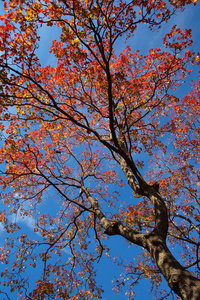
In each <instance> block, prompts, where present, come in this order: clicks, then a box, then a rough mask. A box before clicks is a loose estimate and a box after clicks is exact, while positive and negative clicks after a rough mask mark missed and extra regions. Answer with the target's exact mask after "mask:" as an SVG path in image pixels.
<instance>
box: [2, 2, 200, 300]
mask: <svg viewBox="0 0 200 300" xmlns="http://www.w3.org/2000/svg"><path fill="white" fill-rule="evenodd" d="M199 13H200V4H199V3H198V4H197V5H196V6H195V7H192V6H189V7H187V8H186V10H185V12H183V13H181V14H177V15H174V16H173V17H172V19H171V20H170V22H169V23H167V24H164V25H163V26H162V28H161V29H160V31H158V32H157V31H155V32H150V31H149V29H148V28H147V27H146V28H145V25H144V26H141V29H140V28H139V30H138V31H137V32H136V33H135V36H134V38H131V39H130V40H129V41H128V42H127V44H130V46H131V49H132V50H133V51H134V50H140V51H141V53H142V54H145V53H147V51H148V50H149V49H150V48H155V47H161V46H162V37H163V35H164V33H166V32H167V31H169V30H170V28H171V25H173V24H177V26H178V27H179V26H180V27H181V28H192V30H193V40H194V44H193V48H194V50H195V51H198V50H200V44H199V42H200V18H199ZM58 33H59V30H58V29H55V28H53V27H51V28H50V27H49V28H43V29H41V44H40V46H41V47H40V49H39V50H38V51H39V52H38V56H39V57H40V59H41V63H42V64H43V65H48V64H55V63H56V59H54V58H53V57H52V56H51V55H49V54H48V52H49V47H50V46H51V40H53V39H56V37H57V36H58ZM124 46H126V45H125V44H124V43H120V44H116V52H117V53H120V52H121V51H122V50H123V47H124ZM193 76H194V75H191V76H190V79H192V78H193ZM195 76H196V72H195ZM186 89H189V84H187V85H186V86H184V88H183V89H181V88H179V90H178V91H177V93H179V94H177V96H178V95H181V96H183V95H184V94H185V93H186V92H187V90H186ZM144 172H145V169H144ZM126 195H128V192H127V194H126ZM43 205H44V207H43V208H44V209H45V205H46V204H45V203H44V204H43ZM55 206H56V203H55ZM52 209H53V210H54V209H55V208H54V207H53V206H52ZM19 223H20V225H21V226H22V227H23V229H24V230H26V231H27V232H28V234H30V235H33V236H34V235H35V233H33V227H34V219H32V218H30V217H27V218H25V219H23V220H19ZM0 229H1V237H2V239H4V238H5V237H6V233H5V232H4V231H3V228H2V226H1V224H0ZM108 244H109V247H110V255H113V256H116V255H121V257H122V258H123V259H128V260H130V261H132V260H133V258H134V257H135V255H136V253H138V252H139V251H140V249H139V247H135V246H134V245H133V246H130V245H128V243H127V242H126V241H125V240H123V239H122V238H121V237H110V238H109V239H108ZM174 254H175V255H176V253H174ZM68 255H69V254H68V253H67V252H66V257H67V256H68ZM97 270H99V272H98V274H97V278H98V281H99V284H101V285H102V286H103V288H104V290H105V294H104V295H103V300H110V299H111V300H112V299H113V300H114V299H117V300H118V299H119V300H125V299H126V297H125V295H124V292H125V290H123V292H122V294H120V295H117V294H115V293H114V292H113V291H112V287H113V286H112V279H113V276H115V275H116V276H118V275H119V274H120V273H121V272H122V271H120V270H119V268H117V267H115V266H113V265H112V263H110V260H109V258H106V257H103V258H102V260H101V261H100V262H99V264H98V265H97ZM0 271H1V269H0ZM33 277H34V274H33ZM33 277H32V278H33ZM164 286H166V285H165V284H164ZM135 290H136V297H135V298H134V299H136V300H142V299H146V300H152V299H153V298H152V295H151V294H148V292H150V286H149V285H148V281H146V280H143V281H142V282H141V283H140V284H139V285H138V286H137V287H136V289H135Z"/></svg>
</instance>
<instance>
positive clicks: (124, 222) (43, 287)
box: [0, 0, 200, 300]
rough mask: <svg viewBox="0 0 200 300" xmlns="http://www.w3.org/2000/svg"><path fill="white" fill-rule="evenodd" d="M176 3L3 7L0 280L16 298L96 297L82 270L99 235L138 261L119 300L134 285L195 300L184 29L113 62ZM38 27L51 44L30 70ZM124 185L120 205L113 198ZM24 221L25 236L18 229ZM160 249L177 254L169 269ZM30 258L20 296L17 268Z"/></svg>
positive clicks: (195, 154)
mask: <svg viewBox="0 0 200 300" xmlns="http://www.w3.org/2000/svg"><path fill="white" fill-rule="evenodd" d="M188 4H190V5H192V4H195V1H190V0H188V1H184V0H183V1H170V2H164V1H141V0H136V1H130V2H128V3H126V2H125V1H119V2H118V1H113V0H102V1H80V0H73V1H66V0H57V1H55V0H54V1H49V0H43V1H40V0H38V1H27V0H14V1H13V0H12V1H10V2H8V1H4V9H5V14H3V15H2V16H1V33H0V35H1V40H0V50H1V58H0V67H1V69H0V78H1V88H0V89H1V90H0V92H1V98H0V99H1V120H2V123H1V129H2V139H3V140H4V143H3V145H2V148H1V152H0V153H1V163H2V171H1V186H2V194H1V199H2V201H3V203H4V204H5V210H2V211H1V222H2V223H3V224H4V228H5V229H6V230H7V232H8V233H10V234H9V238H8V239H7V240H6V241H5V244H4V245H2V246H1V262H2V263H5V264H11V265H12V266H11V267H10V268H9V269H8V268H5V270H4V271H2V273H1V276H2V278H3V279H2V285H3V286H8V287H9V289H10V290H11V291H12V292H14V291H16V290H17V291H18V292H19V295H20V297H21V299H99V298H100V297H101V292H102V291H101V288H100V287H99V286H98V284H97V283H96V281H95V271H94V266H95V264H96V261H97V260H100V259H101V257H102V254H103V252H105V253H106V254H107V255H109V252H108V251H109V249H107V248H106V239H107V238H108V236H113V235H119V236H121V237H123V238H124V239H126V240H127V241H128V242H129V243H131V244H135V245H138V246H140V247H141V255H142V257H143V259H142V258H140V259H141V260H140V261H139V262H138V263H137V262H136V263H135V264H133V263H130V264H129V265H128V266H126V265H124V274H125V277H126V276H127V274H129V277H130V278H131V280H132V282H131V283H132V284H131V286H130V289H129V290H128V291H127V297H128V299H132V297H133V294H134V291H133V287H134V283H136V282H137V280H139V278H141V277H145V278H150V279H151V281H152V284H153V285H155V286H156V287H158V286H159V282H160V281H161V277H160V274H162V275H163V276H164V278H165V280H166V281H167V283H168V285H169V287H170V289H171V290H172V291H173V292H174V293H176V294H177V295H178V296H180V297H181V298H182V299H193V300H195V299H199V298H200V281H199V279H198V273H199V254H198V248H199V241H198V236H199V233H200V232H199V231H200V229H199V222H200V217H199V209H200V208H199V204H200V199H199V197H198V187H199V169H198V165H197V163H198V159H199V151H198V149H199V139H198V134H199V118H198V117H199V94H200V89H199V81H197V82H196V83H193V88H192V90H191V91H189V92H188V94H186V96H184V97H182V98H178V97H177V96H176V94H175V90H176V89H177V88H178V87H180V85H181V84H182V83H183V81H185V80H186V78H187V76H188V74H189V73H190V70H189V68H190V66H191V65H190V64H191V63H192V64H196V65H198V64H199V56H198V54H195V53H194V52H192V50H190V46H191V44H192V41H191V30H185V31H182V30H181V29H180V28H177V26H175V25H174V26H173V27H172V29H171V31H170V32H169V33H167V34H166V35H165V37H163V49H160V48H156V49H150V50H149V53H148V54H146V55H142V54H140V53H139V51H135V52H132V51H131V48H130V46H127V47H126V48H125V49H123V50H122V51H121V53H120V54H119V55H117V54H116V53H115V51H114V50H115V45H119V43H120V41H121V39H122V38H124V39H125V38H126V39H128V38H134V33H135V31H136V30H137V28H138V26H139V25H140V24H141V25H143V26H144V25H145V24H146V25H149V27H150V29H151V30H159V28H160V26H161V24H163V23H164V22H167V21H168V20H169V19H170V18H171V16H172V15H173V14H174V13H175V12H178V11H179V10H183V9H184V7H185V5H188ZM45 26H50V27H51V28H52V30H53V29H54V28H55V27H56V26H57V27H58V28H59V30H60V36H59V37H58V38H57V40H53V41H52V47H51V55H54V57H55V58H56V60H54V62H53V63H52V64H51V65H45V66H43V65H42V64H41V62H40V60H39V58H38V56H39V49H40V48H39V47H40V37H39V34H40V32H41V30H44V28H45ZM51 57H53V56H51ZM4 123H5V124H4ZM5 130H6V132H5ZM141 154H145V155H146V156H149V157H150V158H151V161H149V160H148V159H147V158H145V159H144V161H143V159H142V158H141ZM146 156H145V157H146ZM147 164H148V165H149V166H150V168H149V172H148V175H147V177H144V171H143V170H142V171H140V169H144V167H146V166H147ZM4 166H5V167H4ZM125 185H126V188H127V189H128V188H129V190H131V191H132V194H133V195H134V200H133V199H132V198H130V199H127V197H124V195H123V194H124V190H123V187H124V186H125ZM54 197H55V200H53V198H54ZM47 198H48V199H47ZM121 199H122V200H121ZM45 201H46V202H47V203H48V207H46V206H42V203H43V202H45ZM55 201H56V205H55V204H54V206H53V210H51V209H50V206H51V203H55ZM27 217H29V218H30V217H32V218H33V220H34V232H35V233H37V239H33V238H31V237H30V236H28V235H27V234H26V233H24V232H23V230H22V229H21V228H20V226H19V224H18V221H19V218H22V219H23V218H27ZM10 236H11V238H10ZM167 239H168V243H170V244H171V245H170V247H176V244H177V243H178V245H179V248H181V249H182V253H181V254H180V262H179V261H178V260H177V259H176V258H175V257H174V256H173V255H172V253H171V252H170V250H169V248H168V246H167ZM64 249H69V250H70V251H71V255H70V257H69V260H67V261H65V259H64V258H63V250H64ZM57 256H58V257H59V259H55V257H57ZM149 259H150V260H151V262H149ZM41 261H42V263H43V270H42V274H41V275H38V280H37V282H36V284H35V287H34V288H33V289H32V290H31V289H30V290H29V288H28V279H27V278H26V276H25V271H26V269H27V270H29V272H30V268H31V270H32V269H33V270H34V269H36V268H37V267H38V265H40V264H41ZM189 268H190V269H189ZM188 269H189V270H188ZM116 284H117V288H118V289H120V288H121V286H123V284H124V278H122V281H120V280H119V279H118V280H117V282H116ZM165 296H166V294H165V295H164V296H163V297H165ZM7 298H8V295H7ZM162 299H163V298H162Z"/></svg>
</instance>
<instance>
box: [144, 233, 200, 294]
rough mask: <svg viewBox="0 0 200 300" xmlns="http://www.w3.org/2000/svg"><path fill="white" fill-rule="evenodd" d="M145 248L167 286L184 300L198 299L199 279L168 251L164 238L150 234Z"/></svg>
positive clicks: (199, 290)
mask: <svg viewBox="0 0 200 300" xmlns="http://www.w3.org/2000/svg"><path fill="white" fill-rule="evenodd" d="M146 249H147V250H148V251H149V253H150V254H151V257H152V258H153V260H154V262H155V263H156V265H157V266H158V268H159V270H160V271H161V273H162V275H163V276H164V278H165V279H166V281H167V282H168V285H169V287H170V288H171V289H172V290H173V291H174V292H175V293H176V294H177V295H179V296H180V297H181V298H182V299H184V300H186V299H187V300H199V299H200V280H198V279H197V278H196V277H194V276H192V275H191V273H190V272H188V271H186V270H185V269H184V268H183V267H182V266H181V265H180V263H179V262H178V261H177V260H176V259H175V258H174V256H173V255H172V254H171V252H170V251H169V249H168V247H167V245H166V242H165V240H163V239H162V238H160V237H159V236H156V235H154V234H150V235H149V236H148V238H147V247H146Z"/></svg>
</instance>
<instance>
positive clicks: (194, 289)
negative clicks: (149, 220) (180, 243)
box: [110, 159, 200, 300]
mask: <svg viewBox="0 0 200 300" xmlns="http://www.w3.org/2000/svg"><path fill="white" fill-rule="evenodd" d="M120 166H121V169H122V171H123V172H124V174H125V176H126V178H127V182H128V184H129V185H130V187H131V188H132V189H133V191H134V192H136V193H138V194H140V195H142V196H146V197H148V198H149V199H150V200H151V202H152V204H153V206H154V212H155V227H154V229H153V231H152V232H151V233H150V234H142V233H140V234H139V233H137V234H136V233H135V232H134V231H133V232H132V234H131V233H130V231H131V230H132V229H127V228H126V226H122V225H121V228H120V225H119V224H118V226H117V225H115V226H113V227H115V233H116V234H119V235H121V236H123V237H124V238H126V239H127V240H129V241H131V242H132V243H134V244H137V245H139V246H142V247H144V248H145V249H146V250H147V251H148V252H149V253H150V255H151V258H152V260H153V261H154V262H155V263H156V265H157V267H158V268H159V270H160V272H161V273H162V275H163V276H164V278H165V279H166V281H167V283H168V285H169V287H170V288H171V289H172V290H173V291H174V292H175V293H176V294H177V295H179V296H180V297H181V298H182V299H183V300H186V299H187V300H200V280H199V279H197V278H196V277H194V276H193V275H192V274H191V273H190V272H189V271H187V270H185V269H184V268H183V267H182V266H181V265H180V263H179V262H178V261H177V260H176V259H175V257H174V256H173V255H172V253H171V252H170V250H169V249H168V247H167V245H166V239H167V233H168V212H167V207H166V205H165V201H164V199H163V198H162V196H161V195H160V193H159V187H158V186H157V185H153V186H149V185H148V184H146V185H143V186H142V187H141V186H140V184H139V183H138V181H137V180H136V176H135V174H133V173H132V170H131V169H130V168H129V166H128V165H127V163H126V161H125V160H124V159H122V160H121V162H120ZM111 234H113V232H112V233H111ZM111 234H110V235H111Z"/></svg>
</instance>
